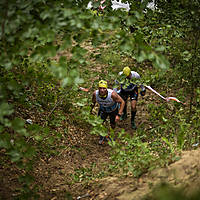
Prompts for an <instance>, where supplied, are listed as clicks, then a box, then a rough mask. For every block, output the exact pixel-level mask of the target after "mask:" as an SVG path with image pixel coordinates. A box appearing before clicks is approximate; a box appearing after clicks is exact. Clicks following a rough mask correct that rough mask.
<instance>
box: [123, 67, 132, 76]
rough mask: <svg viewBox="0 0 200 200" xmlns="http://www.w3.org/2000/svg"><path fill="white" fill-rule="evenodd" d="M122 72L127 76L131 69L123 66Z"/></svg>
mask: <svg viewBox="0 0 200 200" xmlns="http://www.w3.org/2000/svg"><path fill="white" fill-rule="evenodd" d="M123 73H124V74H125V75H126V76H129V75H130V73H131V69H130V68H129V67H124V69H123Z"/></svg>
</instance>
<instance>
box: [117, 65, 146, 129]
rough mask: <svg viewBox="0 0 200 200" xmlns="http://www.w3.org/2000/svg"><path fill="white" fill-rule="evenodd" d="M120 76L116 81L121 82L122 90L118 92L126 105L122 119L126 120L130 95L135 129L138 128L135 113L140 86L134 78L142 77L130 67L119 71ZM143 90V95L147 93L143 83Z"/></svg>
mask: <svg viewBox="0 0 200 200" xmlns="http://www.w3.org/2000/svg"><path fill="white" fill-rule="evenodd" d="M119 76H120V78H121V80H120V81H117V80H116V81H115V82H116V83H117V84H120V90H118V94H119V95H120V96H121V97H122V99H123V100H124V101H125V106H124V110H123V115H122V116H121V118H120V120H124V119H126V118H127V99H128V98H129V97H130V101H131V127H132V128H133V129H137V127H136V125H135V115H136V112H137V109H136V105H137V100H138V86H137V84H135V83H134V81H135V80H134V79H140V75H139V74H138V73H137V72H135V71H131V69H130V68H129V67H124V68H123V71H122V72H119ZM140 88H141V91H140V94H141V95H142V96H144V95H145V93H146V90H145V87H144V86H143V85H140Z"/></svg>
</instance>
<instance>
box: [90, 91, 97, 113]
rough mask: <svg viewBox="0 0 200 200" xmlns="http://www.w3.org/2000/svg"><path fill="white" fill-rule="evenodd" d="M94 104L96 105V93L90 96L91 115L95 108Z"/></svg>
mask: <svg viewBox="0 0 200 200" xmlns="http://www.w3.org/2000/svg"><path fill="white" fill-rule="evenodd" d="M95 104H96V91H94V92H93V94H92V104H91V105H90V107H91V110H90V114H92V110H93V108H94V107H95Z"/></svg>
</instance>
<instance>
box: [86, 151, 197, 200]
mask: <svg viewBox="0 0 200 200" xmlns="http://www.w3.org/2000/svg"><path fill="white" fill-rule="evenodd" d="M199 154H200V149H197V150H192V151H185V152H183V153H182V156H181V159H180V160H179V161H177V162H175V163H173V164H171V165H169V166H168V167H166V168H159V169H155V170H153V171H152V172H149V173H147V174H144V175H143V176H142V177H140V178H139V179H133V178H125V179H120V178H119V177H107V178H105V179H102V180H101V181H99V182H98V184H96V189H94V192H93V195H92V196H90V198H88V199H99V200H100V199H102V200H106V199H110V200H140V199H141V198H142V197H144V196H145V195H146V194H148V193H150V192H151V190H152V188H154V186H156V185H157V184H159V183H162V182H166V183H169V184H171V185H173V186H175V187H182V188H183V189H184V191H185V194H190V193H192V192H194V191H196V190H197V189H199V184H200V180H199V175H200V160H199ZM98 186H99V187H100V188H99V187H98ZM94 196H95V198H94Z"/></svg>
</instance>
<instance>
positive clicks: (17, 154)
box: [7, 149, 22, 162]
mask: <svg viewBox="0 0 200 200" xmlns="http://www.w3.org/2000/svg"><path fill="white" fill-rule="evenodd" d="M7 154H8V155H10V156H11V161H12V162H17V161H20V159H21V157H22V156H21V153H20V152H19V151H18V150H16V149H13V150H11V151H9V152H8V153H7Z"/></svg>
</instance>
